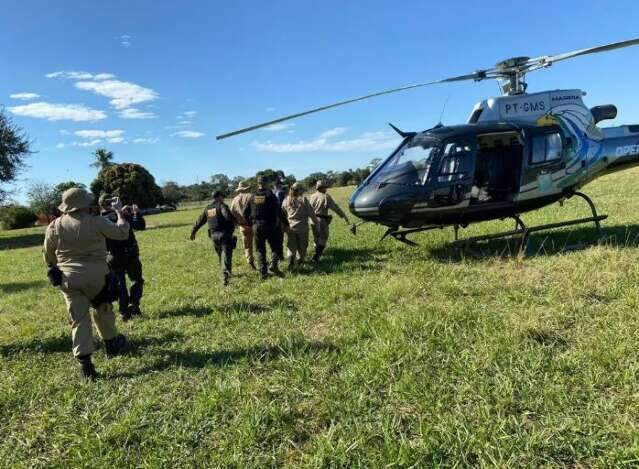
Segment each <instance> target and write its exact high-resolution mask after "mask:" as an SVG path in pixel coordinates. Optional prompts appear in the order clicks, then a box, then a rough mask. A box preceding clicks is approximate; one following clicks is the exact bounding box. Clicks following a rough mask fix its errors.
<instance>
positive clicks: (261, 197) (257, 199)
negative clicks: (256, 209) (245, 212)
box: [253, 195, 266, 205]
mask: <svg viewBox="0 0 639 469" xmlns="http://www.w3.org/2000/svg"><path fill="white" fill-rule="evenodd" d="M253 201H254V202H255V203H256V204H257V205H262V204H263V203H264V202H266V196H265V195H256V196H255V197H253Z"/></svg>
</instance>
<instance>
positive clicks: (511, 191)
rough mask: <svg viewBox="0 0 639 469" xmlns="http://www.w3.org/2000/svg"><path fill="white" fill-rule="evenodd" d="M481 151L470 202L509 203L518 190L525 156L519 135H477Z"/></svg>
mask: <svg viewBox="0 0 639 469" xmlns="http://www.w3.org/2000/svg"><path fill="white" fill-rule="evenodd" d="M477 140H478V142H479V150H478V151H477V158H476V162H475V178H474V183H473V193H472V196H471V203H473V204H478V203H491V202H509V201H511V200H512V198H513V196H514V195H515V194H516V193H517V192H518V191H519V183H520V176H521V166H522V160H523V154H524V146H523V144H522V139H521V135H520V134H519V132H515V131H510V132H495V133H487V134H481V135H478V136H477Z"/></svg>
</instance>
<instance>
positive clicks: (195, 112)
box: [183, 111, 197, 119]
mask: <svg viewBox="0 0 639 469" xmlns="http://www.w3.org/2000/svg"><path fill="white" fill-rule="evenodd" d="M183 114H184V116H185V117H188V118H189V119H192V118H194V117H195V116H196V115H197V111H185V112H183Z"/></svg>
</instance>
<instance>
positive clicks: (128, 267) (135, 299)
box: [110, 256, 144, 313]
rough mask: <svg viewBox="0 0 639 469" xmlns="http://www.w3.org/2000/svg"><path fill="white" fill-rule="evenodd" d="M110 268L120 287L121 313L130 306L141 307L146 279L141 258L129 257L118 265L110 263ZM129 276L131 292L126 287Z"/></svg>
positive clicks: (119, 303)
mask: <svg viewBox="0 0 639 469" xmlns="http://www.w3.org/2000/svg"><path fill="white" fill-rule="evenodd" d="M116 264H117V265H116ZM110 268H111V272H113V275H115V277H116V278H117V279H118V283H119V285H120V298H119V299H118V305H119V308H120V313H123V312H125V311H126V310H127V308H128V307H129V305H130V304H132V305H136V306H140V301H141V300H142V294H143V293H144V278H143V277H142V263H141V262H140V257H139V256H127V257H126V258H124V259H123V260H121V261H118V262H117V263H110ZM127 276H128V277H129V280H131V289H130V290H127V286H126V278H127Z"/></svg>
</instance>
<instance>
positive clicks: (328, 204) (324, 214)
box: [309, 180, 350, 262]
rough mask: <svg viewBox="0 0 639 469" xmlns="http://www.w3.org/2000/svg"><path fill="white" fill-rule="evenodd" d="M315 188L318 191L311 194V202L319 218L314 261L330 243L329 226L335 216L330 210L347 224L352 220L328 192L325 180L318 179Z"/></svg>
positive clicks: (315, 231)
mask: <svg viewBox="0 0 639 469" xmlns="http://www.w3.org/2000/svg"><path fill="white" fill-rule="evenodd" d="M315 188H316V189H317V191H316V192H315V193H314V194H312V195H311V196H310V198H309V202H310V204H311V206H312V207H313V210H314V211H315V215H316V216H317V218H318V223H317V224H316V225H315V226H314V229H313V234H314V236H315V238H314V241H315V243H314V244H315V253H314V254H313V262H319V260H320V257H321V256H322V253H323V252H324V249H326V244H327V243H328V237H329V235H330V230H329V226H330V224H331V221H333V217H332V215H330V214H329V210H332V211H333V212H335V213H336V214H337V215H338V216H339V217H340V218H342V219H343V220H344V221H345V222H346V224H348V225H350V221H349V220H348V217H347V216H346V214H345V213H344V212H343V211H342V209H341V208H340V207H339V205H337V204H336V203H335V201H334V200H333V198H332V197H331V196H330V194H327V193H326V189H327V188H328V186H327V185H326V184H325V183H324V181H322V180H320V181H317V183H316V184H315Z"/></svg>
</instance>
